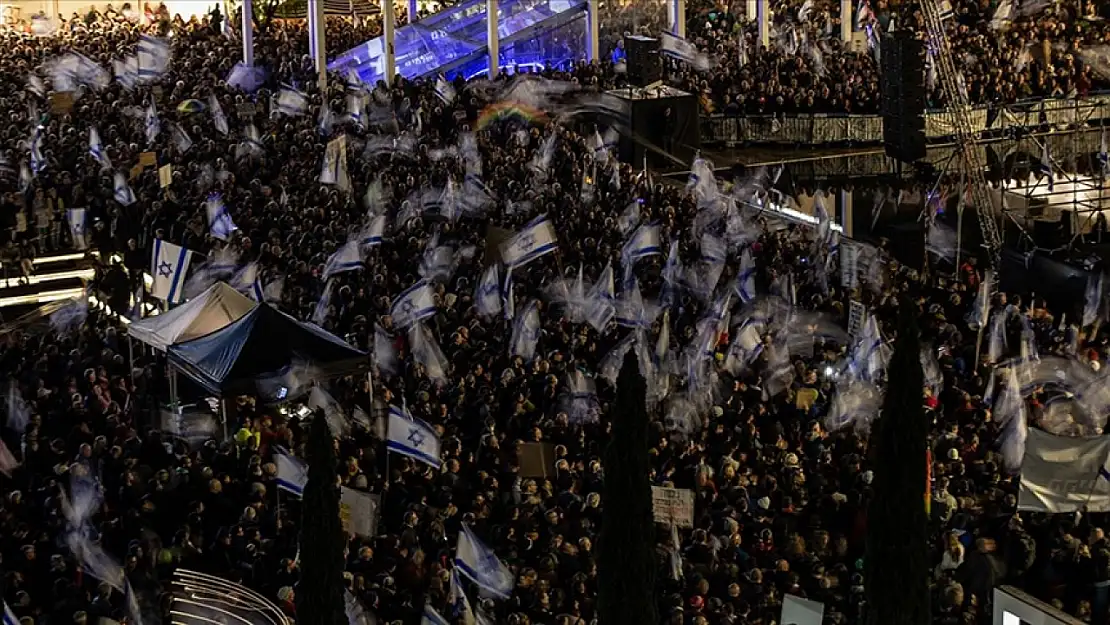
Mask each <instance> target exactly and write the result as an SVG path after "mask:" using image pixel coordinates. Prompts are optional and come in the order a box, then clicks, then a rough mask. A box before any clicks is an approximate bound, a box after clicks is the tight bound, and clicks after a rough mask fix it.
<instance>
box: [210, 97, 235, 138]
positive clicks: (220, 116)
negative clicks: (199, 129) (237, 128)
mask: <svg viewBox="0 0 1110 625" xmlns="http://www.w3.org/2000/svg"><path fill="white" fill-rule="evenodd" d="M208 110H209V111H211V112H212V122H213V123H214V124H216V130H219V131H220V134H222V135H223V136H225V137H226V136H227V134H228V133H229V132H230V131H231V130H230V128H229V127H228V125H227V116H226V115H224V109H223V107H221V106H220V101H219V100H217V99H216V95H215V94H212V95H210V96H208Z"/></svg>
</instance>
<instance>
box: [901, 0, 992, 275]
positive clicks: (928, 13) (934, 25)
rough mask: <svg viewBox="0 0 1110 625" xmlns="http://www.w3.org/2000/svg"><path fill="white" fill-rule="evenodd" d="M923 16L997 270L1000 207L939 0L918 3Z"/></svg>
mask: <svg viewBox="0 0 1110 625" xmlns="http://www.w3.org/2000/svg"><path fill="white" fill-rule="evenodd" d="M921 9H922V13H923V14H924V16H925V28H926V34H927V35H928V40H927V43H928V45H929V46H930V50H931V51H932V55H933V63H934V65H935V66H936V70H937V79H938V81H939V82H940V84H941V88H942V89H943V90H944V96H945V98H946V100H947V101H948V111H949V113H951V116H952V123H953V125H954V129H955V131H956V146H957V148H956V149H957V151H958V153H959V155H960V160H961V162H962V163H963V170H964V173H965V175H966V176H967V184H968V191H969V195H970V199H971V202H972V203H973V204H974V206H975V214H976V215H978V216H979V227H980V229H981V230H982V232H983V245H984V247H986V248H987V253H988V258H989V262H990V267H991V269H994V270H997V269H998V266H999V261H1000V259H1001V254H1002V236H1001V234H1000V233H999V228H998V222H999V221H1001V216H1002V212H1001V207H1000V206H995V204H994V202H993V201H992V199H991V194H990V193H989V191H988V186H987V179H986V177H985V176H984V174H983V170H984V169H985V167H984V162H983V160H982V156H981V155H980V153H979V150H978V149H977V146H976V141H975V132H974V130H973V128H974V127H973V126H972V124H971V105H970V103H969V102H968V99H967V90H966V89H965V88H964V87H963V85H962V83H963V76H962V75H961V74H960V73H959V70H957V69H956V65H955V63H954V62H953V60H952V46H951V44H950V43H949V41H948V36H947V35H946V34H945V32H944V17H943V16H942V15H941V9H940V0H927V1H926V2H923V3H921Z"/></svg>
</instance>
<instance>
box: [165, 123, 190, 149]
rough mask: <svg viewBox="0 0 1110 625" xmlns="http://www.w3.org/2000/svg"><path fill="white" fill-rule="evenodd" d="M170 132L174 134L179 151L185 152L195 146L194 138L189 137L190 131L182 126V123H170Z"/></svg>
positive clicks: (175, 144) (174, 141) (174, 140)
mask: <svg viewBox="0 0 1110 625" xmlns="http://www.w3.org/2000/svg"><path fill="white" fill-rule="evenodd" d="M170 134H172V135H173V144H174V146H176V147H177V151H178V152H180V153H181V154H184V153H186V152H188V151H189V148H191V147H193V140H192V139H191V138H189V133H187V132H185V129H184V128H182V127H181V124H170Z"/></svg>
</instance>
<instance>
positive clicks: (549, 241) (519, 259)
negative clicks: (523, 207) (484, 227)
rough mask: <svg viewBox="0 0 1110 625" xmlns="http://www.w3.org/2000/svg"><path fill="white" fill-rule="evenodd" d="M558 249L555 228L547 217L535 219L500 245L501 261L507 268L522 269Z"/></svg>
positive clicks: (542, 216)
mask: <svg viewBox="0 0 1110 625" xmlns="http://www.w3.org/2000/svg"><path fill="white" fill-rule="evenodd" d="M557 248H558V239H557V238H556V236H555V226H553V225H552V224H551V221H550V220H548V218H547V215H540V216H539V217H536V218H535V219H533V220H532V221H531V222H529V223H528V225H527V226H524V229H522V230H521V231H520V232H518V233H516V235H514V236H513V237H512V238H511V239H509V240H508V241H506V242H505V243H502V244H501V260H502V262H504V263H505V265H506V266H507V267H509V268H515V267H523V266H524V265H527V264H528V263H530V262H532V261H533V260H536V259H537V258H539V257H541V256H545V255H547V254H550V253H551V252H554V251H555V250H556V249H557Z"/></svg>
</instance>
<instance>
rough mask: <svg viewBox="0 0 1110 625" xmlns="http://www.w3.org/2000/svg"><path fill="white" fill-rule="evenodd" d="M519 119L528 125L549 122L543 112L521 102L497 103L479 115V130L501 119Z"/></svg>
mask: <svg viewBox="0 0 1110 625" xmlns="http://www.w3.org/2000/svg"><path fill="white" fill-rule="evenodd" d="M513 118H515V119H518V120H520V121H523V122H525V123H528V124H542V123H544V122H546V121H547V115H545V114H544V112H543V111H541V110H539V109H536V108H532V107H531V106H528V105H527V104H521V103H520V102H509V101H505V102H495V103H493V104H491V105H489V106H487V107H486V108H484V109H482V112H481V113H479V114H478V130H481V129H483V128H485V127H486V126H489V125H490V124H492V123H493V122H495V121H497V120H499V119H513Z"/></svg>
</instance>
